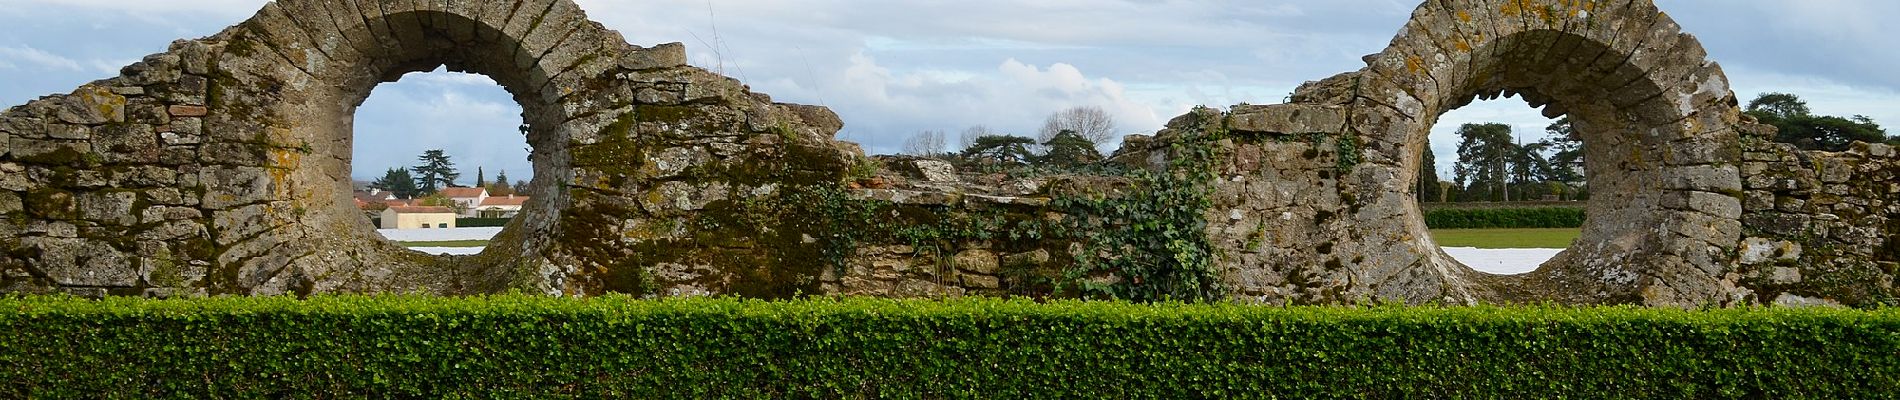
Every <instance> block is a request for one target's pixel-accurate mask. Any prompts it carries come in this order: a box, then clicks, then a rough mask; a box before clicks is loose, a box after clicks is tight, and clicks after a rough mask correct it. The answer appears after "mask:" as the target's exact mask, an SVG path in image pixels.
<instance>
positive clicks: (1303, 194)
mask: <svg viewBox="0 0 1900 400" xmlns="http://www.w3.org/2000/svg"><path fill="white" fill-rule="evenodd" d="M378 5H380V7H378ZM1366 61H1367V64H1368V67H1367V68H1366V69H1363V70H1360V71H1356V72H1350V73H1346V74H1341V75H1339V76H1335V77H1331V78H1328V79H1324V80H1320V81H1315V82H1311V83H1309V84H1308V85H1306V86H1303V87H1302V88H1300V90H1298V91H1297V92H1296V93H1294V95H1293V96H1292V97H1291V98H1290V100H1291V101H1289V102H1288V103H1287V104H1280V105H1268V106H1252V105H1240V106H1234V107H1232V108H1230V109H1227V110H1197V111H1196V112H1194V113H1191V114H1189V115H1186V116H1183V117H1182V118H1178V119H1176V120H1175V121H1173V122H1171V123H1170V124H1169V126H1168V128H1167V129H1164V130H1163V131H1161V132H1158V133H1157V134H1156V135H1154V136H1152V137H1145V136H1143V137H1132V138H1131V140H1130V141H1129V142H1128V143H1127V144H1126V145H1125V146H1124V148H1123V150H1122V151H1121V152H1120V153H1118V154H1117V155H1116V156H1115V157H1114V158H1113V161H1114V164H1117V165H1125V166H1129V167H1132V168H1146V169H1151V170H1156V171H1164V172H1166V173H1176V174H1179V173H1182V172H1183V171H1181V169H1182V168H1183V165H1184V164H1185V165H1186V168H1188V169H1191V170H1193V171H1197V172H1205V173H1208V174H1210V177H1209V178H1210V179H1207V181H1206V182H1204V185H1205V187H1206V195H1207V199H1208V200H1209V203H1210V205H1208V206H1207V207H1205V209H1204V210H1202V211H1203V213H1204V218H1203V219H1204V222H1205V225H1204V227H1203V228H1200V229H1201V230H1202V232H1204V236H1205V237H1204V238H1203V239H1205V240H1204V243H1206V244H1207V246H1209V247H1210V249H1209V250H1211V253H1212V254H1213V256H1212V259H1211V260H1210V264H1211V265H1210V266H1211V267H1212V268H1213V271H1212V272H1213V274H1214V275H1216V276H1218V281H1219V282H1217V285H1214V286H1217V287H1218V288H1219V290H1221V291H1222V293H1221V295H1223V296H1225V297H1232V298H1237V299H1242V300H1247V301H1259V302H1269V303H1299V304H1309V303H1341V302H1352V301H1359V300H1364V299H1374V298H1377V299H1396V300H1403V301H1407V302H1413V303H1424V302H1445V303H1454V304H1468V303H1479V302H1520V301H1556V302H1562V303H1569V304H1599V303H1638V304H1649V305H1678V306H1681V305H1704V304H1745V303H1764V302H1784V303H1835V304H1849V305H1868V304H1877V303H1889V304H1891V303H1892V302H1893V299H1894V298H1895V296H1894V294H1895V289H1894V287H1893V280H1894V276H1895V275H1896V267H1895V261H1896V260H1895V259H1896V255H1895V254H1896V253H1900V245H1896V244H1895V239H1894V238H1896V237H1900V235H1896V233H1900V232H1896V230H1897V229H1900V227H1897V226H1896V223H1895V221H1896V220H1895V219H1894V218H1893V215H1894V214H1895V213H1896V212H1897V211H1900V210H1897V209H1896V208H1900V203H1896V202H1895V199H1896V196H1900V188H1897V187H1896V186H1895V185H1894V184H1892V182H1891V181H1892V180H1893V179H1892V178H1893V177H1894V173H1895V169H1896V167H1895V165H1896V164H1895V163H1894V157H1895V156H1894V155H1893V151H1892V148H1891V147H1887V146H1882V145H1871V146H1865V147H1861V148H1857V149H1856V150H1854V151H1850V152H1846V153H1839V154H1827V153H1815V152H1803V151H1798V150H1793V149H1790V148H1787V147H1785V146H1781V145H1775V144H1769V143H1764V142H1763V141H1762V140H1761V139H1760V138H1761V137H1765V136H1761V135H1762V130H1763V129H1770V128H1766V127H1763V126H1760V125H1756V124H1753V123H1752V122H1750V121H1747V120H1745V118H1743V117H1742V116H1741V115H1740V113H1739V110H1738V109H1737V108H1736V104H1735V98H1734V95H1733V93H1731V92H1730V91H1729V89H1728V85H1727V81H1726V78H1725V77H1723V74H1722V73H1721V69H1720V66H1719V65H1716V64H1714V63H1712V62H1709V61H1707V60H1706V56H1705V53H1704V52H1703V51H1702V49H1701V47H1700V45H1699V44H1698V43H1697V41H1696V40H1695V38H1694V37H1693V36H1690V35H1687V34H1683V33H1680V32H1679V27H1677V26H1676V25H1675V24H1674V22H1673V21H1670V20H1669V18H1668V16H1667V15H1666V14H1663V13H1661V12H1660V11H1658V10H1656V8H1655V6H1654V5H1653V4H1651V3H1650V2H1649V1H1648V0H1633V1H1632V0H1606V1H1543V0H1448V1H1434V2H1429V3H1426V4H1425V5H1422V6H1421V7H1420V8H1419V9H1418V11H1417V12H1415V13H1414V15H1413V18H1412V20H1411V21H1409V22H1408V23H1407V24H1406V26H1405V27H1404V30H1403V31H1402V32H1401V33H1400V35H1399V36H1397V37H1396V38H1395V39H1394V40H1393V42H1392V45H1391V46H1390V47H1388V48H1387V49H1386V50H1385V51H1383V52H1381V53H1379V54H1374V55H1370V56H1367V57H1366ZM440 65H447V66H449V67H450V68H451V69H454V70H458V71H469V72H476V73H482V74H485V75H488V76H490V77H493V78H495V80H496V81H497V82H499V83H501V84H502V85H503V86H504V87H505V88H506V89H508V90H509V92H510V93H512V94H514V95H515V97H516V100H517V101H518V102H520V103H521V104H522V105H523V108H524V110H525V112H524V119H525V120H526V122H527V123H528V125H530V127H531V129H530V130H529V132H528V133H527V135H528V139H529V142H530V144H531V145H532V147H533V154H532V156H531V158H532V160H533V162H534V165H535V178H534V182H535V183H534V184H533V185H531V188H529V190H528V192H530V194H531V195H532V196H534V198H535V200H534V203H532V204H530V205H529V206H528V207H527V210H526V212H524V216H523V217H521V218H519V219H518V220H517V221H515V222H514V223H513V224H511V225H510V226H509V227H508V228H506V230H505V231H504V233H503V234H502V236H500V237H498V238H497V240H496V241H495V243H494V244H493V245H491V247H490V248H489V250H488V251H487V252H485V253H484V254H482V255H479V256H472V257H438V256H427V255H422V254H419V253H414V252H409V251H407V250H404V249H400V248H397V247H396V246H395V245H393V244H391V243H388V242H387V241H384V240H382V239H381V238H380V237H378V236H376V235H375V233H374V232H373V231H372V230H371V229H370V228H369V226H368V223H367V221H362V220H361V218H359V217H357V213H356V212H355V210H353V209H352V207H350V206H349V204H350V202H348V201H346V199H347V196H348V192H349V189H348V183H347V182H348V179H347V175H348V168H349V148H350V146H351V142H352V140H353V133H352V129H351V126H350V120H351V119H350V116H351V115H353V113H354V109H355V106H356V105H358V104H360V103H361V101H362V100H363V99H364V98H366V97H367V96H368V92H369V90H371V89H373V88H374V87H375V85H376V84H378V83H381V82H384V81H391V80H394V79H396V78H397V77H400V76H401V74H402V73H406V72H414V71H427V70H432V69H434V68H435V67H437V66H440ZM123 72H124V74H123V75H122V76H119V77H115V78H111V79H106V80H101V81H97V82H93V83H90V84H87V85H85V86H83V87H81V88H80V89H78V90H76V91H75V92H73V93H71V94H67V95H59V96H49V97H46V98H42V99H39V100H35V101H33V102H30V103H28V104H25V105H21V106H18V107H14V108H11V109H8V110H7V111H6V112H5V113H4V114H0V216H4V217H5V218H4V219H3V220H0V291H5V292H15V293H32V292H48V291H63V292H70V293H78V294H82V295H91V296H99V295H145V296H174V295H188V296H189V295H207V294H283V293H292V294H311V293H340V292H415V291H421V292H429V293H438V294H473V293H493V292H499V291H505V290H510V289H523V290H528V291H531V292H543V293H550V294H571V295H590V294H601V293H607V292H625V293H639V294H648V295H704V294H733V295H743V296H753V297H784V296H793V295H799V294H852V295H875V296H893V297H928V296H943V295H1048V294H1051V293H1052V291H1055V290H1059V289H1063V286H1065V285H1066V286H1068V287H1069V289H1071V290H1072V289H1073V287H1074V285H1075V284H1078V283H1098V284H1103V285H1128V284H1134V285H1140V284H1141V282H1128V280H1127V279H1124V277H1122V276H1118V275H1119V274H1116V273H1113V272H1112V271H1111V272H1107V273H1102V272H1100V271H1097V272H1096V273H1093V274H1091V275H1088V276H1080V277H1077V276H1070V275H1073V274H1070V273H1069V272H1070V270H1071V269H1072V268H1074V267H1075V265H1076V263H1078V262H1081V261H1080V260H1090V259H1103V258H1115V257H1119V255H1117V254H1115V253H1116V252H1115V251H1109V250H1105V249H1097V248H1092V247H1090V246H1088V245H1087V243H1083V242H1085V241H1086V240H1085V239H1078V238H1077V237H1075V236H1072V235H1070V236H1058V235H1047V236H1044V235H1041V234H1042V233H1045V232H1048V231H1049V230H1050V228H1049V227H1051V226H1059V225H1063V224H1074V223H1076V222H1077V220H1078V219H1087V218H1089V217H1087V216H1080V215H1069V214H1065V212H1066V211H1068V210H1070V208H1065V206H1064V204H1065V203H1064V201H1065V199H1075V198H1115V197H1117V196H1131V195H1132V194H1131V193H1136V192H1138V191H1139V190H1140V189H1141V188H1138V187H1131V185H1137V186H1138V184H1137V183H1131V182H1130V181H1128V180H1127V179H1125V178H1122V177H1108V176H1036V177H1028V178H1021V179H1009V178H1006V177H988V176H982V175H975V174H963V175H961V176H958V175H957V174H955V173H946V171H943V170H941V167H942V166H941V165H937V164H933V163H929V162H917V161H914V160H898V161H894V162H889V163H885V165H884V167H885V170H882V171H880V170H878V169H877V168H875V165H876V163H873V162H870V161H869V160H868V159H867V158H865V157H863V156H862V152H861V151H859V150H857V149H856V147H855V146H853V145H850V144H847V143H842V142H836V141H833V140H832V139H831V136H832V135H833V134H834V133H836V132H837V131H838V130H839V129H840V128H841V127H842V126H843V122H842V121H839V120H838V118H837V116H836V115H835V114H832V113H831V112H830V111H829V110H825V109H823V108H820V107H810V106H799V105H791V104H779V103H774V102H772V101H771V99H770V98H769V97H767V96H765V95H763V94H756V93H752V92H750V91H749V90H748V89H747V88H746V87H745V86H744V85H742V84H740V83H739V82H737V81H735V80H732V79H730V78H725V77H720V76H717V75H715V74H712V73H710V72H707V71H704V70H701V69H698V68H693V67H690V66H686V65H685V60H684V53H683V49H682V48H681V47H679V46H677V45H667V46H659V47H656V48H651V49H649V48H642V47H638V46H633V45H630V44H627V42H626V40H625V39H623V38H621V37H620V35H619V34H618V33H617V32H613V31H611V30H607V29H605V28H603V27H601V26H600V25H599V24H597V23H594V22H592V21H589V20H588V19H587V18H586V17H585V14H584V13H583V12H582V11H581V10H580V9H579V8H578V6H576V5H574V4H573V3H572V2H571V1H569V0H530V1H523V2H515V3H513V4H498V3H490V2H464V1H448V2H435V3H428V4H425V3H420V2H415V3H412V2H404V1H397V0H384V1H380V2H379V1H350V0H285V1H278V2H273V3H270V4H268V5H267V6H266V7H265V8H264V9H263V10H262V11H260V12H259V13H258V15H257V16H256V17H254V18H253V19H252V20H250V21H247V22H245V23H243V24H240V25H238V26H234V27H232V28H230V29H228V30H226V31H224V32H221V33H219V34H217V35H214V36H211V37H208V38H204V39H198V40H186V41H179V42H177V43H175V44H174V45H173V46H172V48H171V49H170V50H169V51H167V52H165V53H161V54H157V55H153V56H150V57H147V58H146V59H145V60H144V61H141V62H139V63H137V64H134V65H132V66H129V67H127V68H126V69H125V70H124V71H123ZM1505 95H1514V96H1522V97H1523V98H1524V99H1526V100H1527V101H1529V102H1531V103H1532V105H1533V106H1540V107H1543V109H1544V111H1545V112H1546V114H1547V115H1550V116H1553V117H1554V116H1559V115H1569V116H1571V117H1572V119H1573V120H1574V121H1575V123H1576V124H1577V126H1578V128H1579V129H1580V131H1582V132H1583V133H1584V136H1585V141H1586V143H1587V145H1588V146H1589V147H1590V154H1589V159H1590V161H1589V168H1590V171H1591V172H1592V178H1593V179H1592V182H1591V184H1592V186H1593V192H1596V193H1599V194H1600V195H1599V196H1597V197H1598V198H1597V199H1595V200H1593V201H1592V202H1591V203H1590V205H1589V207H1590V213H1591V215H1592V216H1593V218H1592V219H1591V221H1590V222H1589V226H1587V227H1586V229H1585V236H1584V238H1583V239H1582V240H1580V241H1579V242H1578V244H1577V245H1576V246H1573V248H1572V249H1571V250H1569V251H1566V252H1565V253H1564V254H1562V255H1560V256H1559V257H1558V258H1557V259H1556V260H1553V261H1552V262H1551V263H1549V264H1547V265H1546V266H1545V267H1544V268H1542V269H1540V270H1539V271H1537V272H1534V273H1531V274H1527V275H1522V276H1494V275H1488V274H1483V273H1479V272H1476V271H1472V270H1471V269H1469V268H1466V267H1464V266H1463V265H1461V264H1459V263H1457V262H1456V261H1455V260H1452V259H1450V258H1449V257H1448V256H1446V255H1444V253H1443V252H1441V251H1439V250H1438V249H1437V247H1436V245H1435V244H1433V243H1432V242H1431V241H1430V238H1429V236H1428V235H1427V234H1426V231H1425V227H1424V226H1423V222H1422V219H1421V218H1419V211H1418V209H1417V207H1416V205H1415V204H1412V202H1411V198H1412V196H1411V194H1410V190H1411V188H1412V187H1415V186H1416V185H1415V182H1412V181H1413V180H1415V179H1416V176H1415V174H1413V173H1411V171H1416V169H1417V168H1416V166H1417V163H1419V162H1420V161H1419V158H1420V157H1419V154H1421V152H1422V151H1424V150H1423V142H1424V136H1425V135H1426V134H1427V132H1428V130H1429V128H1430V127H1431V125H1432V124H1433V123H1435V122H1436V119H1437V115H1440V114H1442V113H1443V112H1445V111H1448V110H1450V109H1453V108H1457V107H1458V106H1462V105H1463V104H1465V103H1468V102H1470V101H1472V100H1473V99H1474V98H1496V97H1500V96H1505ZM1183 144H1192V145H1191V146H1183ZM1184 148H1185V149H1191V150H1192V149H1198V150H1207V151H1209V152H1210V153H1209V154H1213V155H1214V156H1213V158H1211V159H1207V160H1201V159H1198V158H1190V157H1188V155H1187V154H1183V149H1184ZM1183 160H1186V161H1190V162H1186V163H1183V162H1182V161H1183ZM1197 160H1200V161H1197ZM905 170H910V171H905ZM1095 222H1098V223H1099V222H1102V221H1095ZM1140 222H1141V221H1107V223H1106V225H1102V226H1108V227H1122V226H1128V225H1129V224H1134V223H1140ZM1077 280H1079V281H1077ZM1065 293H1066V292H1065Z"/></svg>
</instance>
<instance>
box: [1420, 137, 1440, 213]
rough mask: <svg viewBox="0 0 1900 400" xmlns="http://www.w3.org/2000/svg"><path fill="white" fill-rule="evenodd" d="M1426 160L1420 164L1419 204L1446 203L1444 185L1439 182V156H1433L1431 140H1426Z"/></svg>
mask: <svg viewBox="0 0 1900 400" xmlns="http://www.w3.org/2000/svg"><path fill="white" fill-rule="evenodd" d="M1423 156H1424V159H1423V160H1420V161H1419V163H1418V189H1417V193H1416V194H1417V195H1418V202H1420V203H1430V202H1438V201H1444V200H1442V199H1444V192H1445V188H1444V185H1439V184H1438V183H1439V180H1438V155H1436V154H1432V142H1431V139H1426V140H1425V154H1424V155H1423Z"/></svg>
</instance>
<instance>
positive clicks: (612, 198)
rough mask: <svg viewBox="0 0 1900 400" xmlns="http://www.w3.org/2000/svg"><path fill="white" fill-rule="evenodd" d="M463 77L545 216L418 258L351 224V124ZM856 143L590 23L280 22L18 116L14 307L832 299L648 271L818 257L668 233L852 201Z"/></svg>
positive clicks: (7, 123) (474, 14) (272, 7)
mask: <svg viewBox="0 0 1900 400" xmlns="http://www.w3.org/2000/svg"><path fill="white" fill-rule="evenodd" d="M444 65H446V66H447V67H448V68H450V69H452V70H456V71H465V72H473V73H480V74H484V75H487V76H489V77H492V78H494V79H495V80H496V81H497V82H498V83H500V84H501V85H502V86H503V87H504V88H505V89H506V90H508V91H509V92H510V93H511V94H512V95H513V97H514V98H515V100H516V101H517V102H519V103H520V104H521V105H522V107H523V109H524V120H525V122H527V124H528V125H529V129H528V132H527V139H528V142H529V144H530V145H531V146H532V147H533V149H532V154H531V157H530V158H531V161H532V163H533V165H534V180H533V181H534V182H535V184H533V185H530V186H531V187H530V188H527V189H526V191H527V192H529V194H530V195H532V196H533V200H532V201H531V202H530V203H529V204H527V205H526V206H525V208H524V210H523V217H522V218H520V219H518V220H516V221H515V223H513V224H511V225H510V226H508V227H507V228H506V229H505V230H504V231H503V233H502V235H501V236H500V237H498V238H496V240H495V241H494V242H492V243H491V245H490V246H489V249H488V251H486V252H484V253H483V254H481V255H479V256H473V257H447V256H429V255H424V254H421V253H416V252H412V251H408V250H406V249H402V248H400V247H398V246H396V245H395V244H393V243H389V242H388V241H386V240H383V239H382V238H381V237H380V236H378V235H376V234H375V233H374V232H373V231H372V229H371V227H370V226H369V225H368V224H367V221H365V220H364V219H363V218H361V216H360V213H359V212H358V211H356V210H355V209H354V207H352V206H351V204H352V202H351V201H349V198H350V197H349V192H350V183H349V178H348V176H349V172H350V162H351V160H350V155H351V146H352V145H353V143H352V142H353V136H354V133H353V127H352V121H353V116H354V114H355V108H356V107H357V106H359V105H360V104H361V103H362V102H363V101H364V100H365V99H366V98H367V97H368V96H369V93H370V91H371V90H373V89H374V88H375V87H376V86H377V85H379V84H381V83H383V82H385V81H393V80H395V79H398V78H399V77H400V76H402V75H403V74H405V73H409V72H416V71H429V70H433V69H436V68H437V67H439V66H444ZM62 110H66V111H62ZM75 111H78V112H81V113H80V114H84V115H76V114H73V112H75ZM62 115H64V116H65V117H63V118H62ZM841 127H842V123H841V122H840V121H839V120H838V118H837V116H836V115H835V114H833V113H831V112H830V111H829V110H827V109H824V108H822V107H811V106H800V105H792V104H779V103H773V102H772V101H771V98H770V97H768V96H765V95H763V94H757V93H752V92H751V91H750V90H749V88H747V87H746V86H745V85H743V84H741V83H739V82H738V81H736V80H733V79H730V78H726V77H722V76H718V75H716V74H713V73H710V72H707V71H705V70H701V69H698V68H693V67H690V66H688V65H686V56H685V52H684V47H683V46H681V45H678V44H669V45H661V46H658V47H655V48H643V47H639V46H634V45H631V44H628V43H627V42H626V41H625V39H623V38H622V37H621V36H620V35H619V34H618V33H616V32H614V31H611V30H608V29H606V28H604V27H602V26H601V25H600V24H598V23H595V22H593V21H591V20H589V19H588V18H587V17H586V15H585V13H583V12H582V11H581V10H580V8H579V7H578V6H577V5H575V4H574V3H573V2H572V1H571V0H522V1H510V2H498V1H461V0H456V1H430V2H423V1H407V0H384V1H369V0H281V1H274V2H270V3H267V4H265V6H264V7H263V8H262V9H261V10H260V11H259V12H258V13H257V14H256V15H255V16H254V17H252V18H251V19H249V20H247V21H245V22H243V23H240V24H238V25H236V26H233V27H231V28H228V29H226V30H224V31H222V32H220V33H218V34H216V35H213V36H211V37H207V38H203V39H198V40H182V41H178V42H175V43H174V44H173V45H172V47H171V49H170V51H167V52H165V53H161V54H155V55H152V56H148V57H146V58H145V60H143V61H141V62H140V63H137V64H134V65H132V66H129V67H127V68H126V69H125V70H124V75H122V76H119V77H114V78H110V79H105V80H101V81H96V82H93V83H91V84H88V85H86V86H84V87H82V88H80V89H79V90H78V91H76V92H74V93H73V94H69V95H64V96H49V97H47V98H44V99H41V100H38V101H35V102H33V103H29V104H27V105H24V106H21V107H15V108H12V109H8V110H7V111H6V113H5V114H4V115H0V132H3V133H4V134H0V142H7V143H9V144H10V143H11V142H13V141H14V140H13V138H14V137H18V138H20V139H21V140H20V142H21V143H26V144H28V145H29V146H28V147H29V148H27V149H23V151H13V149H11V146H8V147H7V148H4V150H6V151H5V152H0V169H7V170H8V174H7V175H4V176H0V177H4V178H6V179H4V183H5V185H0V186H3V187H0V189H4V190H0V194H4V198H0V203H5V204H15V203H23V205H24V207H19V206H15V207H0V214H4V215H6V216H8V217H10V218H9V219H7V220H6V221H7V222H5V223H0V233H8V235H5V236H6V237H4V238H0V269H4V270H5V271H6V274H7V275H6V276H7V277H6V278H5V279H4V282H0V284H4V285H5V287H0V291H45V290H65V291H75V292H80V293H84V294H91V295H103V294H146V295H156V296H167V295H175V294H283V293H300V294H307V293H335V292H417V291H421V292H433V293H446V294H458V293H462V294H466V293H488V292H496V291H502V290H507V289H524V290H529V291H535V292H544V293H551V294H559V293H569V294H599V293H605V292H633V293H650V292H653V291H655V288H657V287H659V286H661V285H662V284H667V285H675V286H688V287H702V288H728V287H732V286H743V287H745V288H746V290H732V292H739V293H756V294H766V295H770V294H778V293H796V292H799V291H804V292H815V291H816V290H815V288H806V287H804V286H815V285H816V284H815V283H806V282H810V281H815V280H816V278H813V277H808V276H807V275H811V276H815V275H816V273H817V272H816V271H815V270H813V269H811V268H805V269H789V268H787V269H776V268H774V267H773V266H769V265H759V266H757V268H756V270H752V269H741V268H731V269H717V270H707V269H705V268H702V269H698V270H690V271H685V272H681V273H675V274H673V275H669V276H668V277H657V278H656V277H654V276H653V275H654V273H653V272H652V271H650V270H649V269H651V268H653V267H654V266H655V265H659V264H663V263H667V262H675V263H681V264H683V263H687V262H692V263H695V264H692V265H702V264H703V263H706V262H707V261H704V260H706V259H715V258H718V257H731V258H738V257H741V256H743V257H751V258H754V259H772V260H787V259H791V260H796V259H805V258H809V257H805V258H800V257H788V256H778V255H777V254H774V253H771V252H765V251H752V250H750V249H752V248H754V247H755V246H753V245H751V244H749V243H740V244H730V243H726V246H728V247H719V246H699V245H698V244H697V242H695V240H699V238H698V237H695V236H694V234H695V232H691V231H688V230H681V229H665V230H663V229H659V228H656V227H655V226H657V225H659V224H661V223H667V224H673V225H677V223H676V222H678V221H682V220H686V219H688V217H689V216H692V215H694V214H696V213H698V212H700V211H702V210H706V209H707V208H709V207H712V206H711V204H715V203H717V204H728V203H724V202H729V201H730V200H731V199H732V198H734V197H735V196H737V195H738V194H740V193H744V194H746V195H754V196H757V195H770V194H774V193H776V192H775V190H776V189H777V188H779V187H780V186H779V185H780V184H784V183H790V182H802V183H812V182H829V183H831V184H836V183H837V182H839V180H840V179H841V178H840V177H841V176H842V175H843V174H844V171H845V170H846V168H848V167H849V166H851V165H853V164H854V163H855V162H856V161H855V160H856V159H857V158H861V157H862V156H861V155H858V152H857V151H856V149H855V147H851V146H848V145H845V144H842V143H838V142H834V141H832V140H831V136H832V135H833V134H835V133H836V132H837V131H838V130H839V129H840V128H841ZM95 131H97V132H101V133H110V135H92V134H91V133H93V132H95ZM16 168H18V169H21V170H22V171H28V172H30V173H29V174H14V173H13V171H12V170H13V169H16ZM55 171H65V172H58V173H65V174H69V175H75V176H76V175H85V176H90V177H99V179H89V180H86V181H83V182H81V181H77V180H70V179H54V178H52V177H51V175H53V174H55V173H56V172H55ZM28 175H32V178H31V179H28ZM16 193H28V194H30V195H29V196H26V197H31V198H28V199H21V198H20V196H21V195H19V194H16ZM34 196H38V197H34ZM41 198H44V199H41ZM8 200H11V201H8ZM21 200H25V201H21ZM42 200H45V201H42ZM81 204H84V205H85V206H81ZM81 209H87V210H90V211H84V212H82V211H81ZM14 217H17V219H16V218H14ZM23 220H31V221H33V223H34V224H38V225H41V226H46V227H48V228H45V229H37V230H35V231H32V232H28V231H27V230H29V229H30V228H28V226H29V224H28V223H25V222H17V221H23ZM708 229H709V230H715V231H716V230H718V228H716V227H715V228H708ZM737 235H738V234H728V235H703V236H710V237H732V236H737ZM781 235H792V237H798V235H808V236H810V235H816V236H824V235H823V234H821V233H815V232H810V231H801V230H794V229H785V230H782V233H781ZM682 242H683V243H685V244H681V245H678V246H668V245H664V244H656V243H682ZM728 242H743V241H739V240H728ZM675 247H683V248H689V249H694V250H692V251H687V250H678V249H676V248H675ZM734 249H736V250H734ZM733 253H738V255H734V254H733ZM759 253H765V254H763V255H761V254H759ZM733 264H735V265H751V264H754V263H740V262H735V263H733ZM781 270H795V271H798V272H796V273H790V272H783V271H781ZM788 276H791V277H798V278H802V279H792V278H790V277H788ZM761 281H764V282H761ZM784 282H799V283H797V284H789V283H784ZM799 285H804V286H799Z"/></svg>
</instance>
